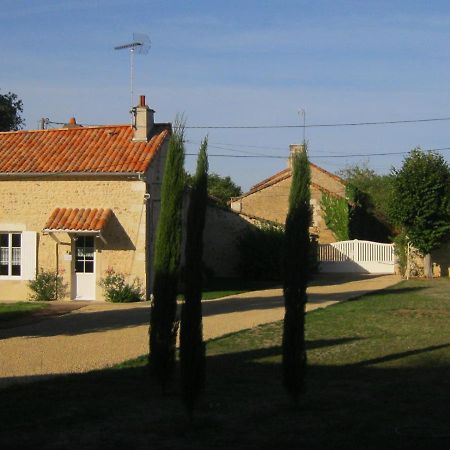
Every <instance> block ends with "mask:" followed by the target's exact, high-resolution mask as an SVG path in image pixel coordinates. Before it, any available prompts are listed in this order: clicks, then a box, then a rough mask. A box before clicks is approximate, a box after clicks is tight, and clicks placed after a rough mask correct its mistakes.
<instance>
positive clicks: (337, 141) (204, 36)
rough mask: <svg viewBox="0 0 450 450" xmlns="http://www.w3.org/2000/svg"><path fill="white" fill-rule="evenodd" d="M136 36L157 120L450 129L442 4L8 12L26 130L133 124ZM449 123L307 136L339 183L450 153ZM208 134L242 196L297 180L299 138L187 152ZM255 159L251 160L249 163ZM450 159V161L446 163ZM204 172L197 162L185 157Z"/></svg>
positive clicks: (240, 137)
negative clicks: (292, 168) (435, 152)
mask: <svg viewBox="0 0 450 450" xmlns="http://www.w3.org/2000/svg"><path fill="white" fill-rule="evenodd" d="M133 32H140V33H146V34H148V35H149V36H150V39H151V41H152V48H151V49H150V52H149V53H148V54H147V55H145V56H144V55H137V56H136V57H135V81H134V87H135V89H134V91H135V98H137V95H138V94H145V95H146V96H147V99H148V103H149V104H150V105H151V106H152V107H153V108H154V109H155V110H156V112H157V115H156V120H157V121H161V122H167V121H172V120H173V119H174V117H175V115H176V114H177V113H184V114H185V116H186V118H187V126H190V125H191V126H194V125H295V124H300V123H302V118H301V116H300V115H299V110H300V109H302V108H303V109H304V110H306V122H307V124H323V123H335V122H360V121H362V122H372V121H383V120H388V121H390V120H403V119H420V118H429V117H450V90H449V82H450V45H449V43H450V4H448V2H443V1H442V2H441V1H433V2H425V1H394V0H392V1H372V2H367V1H320V0H318V1H289V0H287V1H261V0H260V1H253V0H248V1H246V0H240V1H234V0H231V1H227V2H223V1H214V0H210V1H188V0H184V1H180V0H174V1H138V0H128V1H118V0H109V1H103V0H78V1H64V0H53V1H49V0H40V1H39V2H37V1H34V0H27V1H26V0H2V8H1V12H0V37H1V42H2V46H1V50H0V51H1V60H2V64H1V71H0V88H1V89H2V92H3V93H4V92H7V91H13V92H15V93H17V94H18V95H19V97H20V98H21V99H22V100H23V103H24V117H25V119H26V128H28V129H32V128H36V127H37V123H38V120H39V118H40V117H48V118H50V119H51V120H53V121H56V122H63V121H67V120H68V118H69V117H70V116H75V117H76V118H77V121H78V122H79V123H85V124H99V123H101V124H108V123H110V124H111V123H127V122H128V121H129V115H128V110H129V106H130V105H129V103H130V100H129V96H130V93H129V70H130V66H129V53H128V51H120V52H119V51H114V50H113V47H114V46H115V45H118V44H121V43H125V42H128V41H130V40H131V37H132V34H133ZM449 127H450V121H449V122H433V123H422V124H408V125H406V124H403V125H392V126H361V127H347V128H309V129H307V131H306V138H307V140H308V141H309V148H310V157H311V160H312V161H313V162H315V163H316V164H319V165H321V166H323V167H324V168H326V169H328V170H331V171H337V170H339V169H341V168H343V167H345V166H348V165H351V164H355V163H358V164H361V163H367V164H368V165H369V166H370V167H372V168H374V169H375V170H377V171H379V172H387V171H389V169H390V168H391V167H392V166H393V165H394V166H397V167H398V166H399V165H400V164H401V161H402V156H398V155H389V156H382V157H380V156H378V157H375V156H364V157H357V158H353V157H344V158H342V157H341V156H343V155H347V154H364V155H369V154H371V153H380V152H382V153H392V152H399V151H408V150H410V149H412V148H413V147H415V146H418V145H420V146H421V147H422V148H424V149H428V148H442V147H450V132H449ZM207 133H208V135H209V142H210V147H209V152H210V154H211V157H210V166H211V171H214V172H217V173H220V174H222V175H230V176H231V177H232V178H233V179H234V180H235V181H236V182H237V183H238V184H240V185H241V186H242V187H243V188H244V189H248V188H249V187H250V186H251V185H253V184H255V183H257V182H258V181H260V180H262V179H263V178H265V177H267V176H270V175H272V174H273V173H275V172H277V171H278V170H281V169H283V168H284V167H286V159H283V158H281V159H269V158H267V159H266V158H255V159H253V158H248V159H247V158H222V157H213V156H212V155H213V154H230V155H239V154H251V152H253V153H258V154H265V155H275V156H280V157H286V158H287V156H288V147H289V144H291V143H296V142H300V141H301V140H302V138H303V132H302V130H301V129H298V128H294V129H250V130H233V129H231V130H197V129H187V131H186V139H187V140H188V142H187V151H188V153H196V152H197V149H198V145H199V143H200V141H201V139H202V137H203V136H204V135H205V134H207ZM243 152H248V153H243ZM443 154H444V155H445V156H446V158H447V160H449V159H450V151H444V152H443ZM186 166H187V169H188V170H192V169H193V167H194V166H195V157H193V156H187V158H186Z"/></svg>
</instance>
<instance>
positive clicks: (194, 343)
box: [180, 138, 208, 414]
mask: <svg viewBox="0 0 450 450" xmlns="http://www.w3.org/2000/svg"><path fill="white" fill-rule="evenodd" d="M207 147H208V141H207V139H206V138H205V139H204V140H203V142H202V145H201V147H200V152H199V155H198V161H197V171H196V173H195V176H194V178H193V182H192V187H191V190H190V196H189V208H188V216H187V233H186V254H185V255H186V264H185V275H186V279H185V302H184V304H183V306H182V309H181V328H180V365H181V389H182V398H183V403H184V405H185V407H186V409H187V411H188V412H189V414H192V412H193V409H194V406H195V403H196V401H197V399H198V396H199V395H200V393H201V392H202V390H203V388H204V384H205V344H204V342H203V331H202V278H203V277H202V259H203V229H204V227H205V215H206V202H207V183H208V156H207Z"/></svg>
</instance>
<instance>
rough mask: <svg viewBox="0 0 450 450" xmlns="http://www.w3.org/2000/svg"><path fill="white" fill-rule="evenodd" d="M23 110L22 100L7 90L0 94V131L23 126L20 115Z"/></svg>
mask: <svg viewBox="0 0 450 450" xmlns="http://www.w3.org/2000/svg"><path fill="white" fill-rule="evenodd" d="M21 112H23V104H22V100H19V99H18V97H17V95H16V94H14V93H12V92H8V93H7V94H0V131H16V130H20V129H21V128H23V126H24V125H25V120H24V119H22V117H20V113H21Z"/></svg>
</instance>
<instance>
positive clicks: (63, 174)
mask: <svg viewBox="0 0 450 450" xmlns="http://www.w3.org/2000/svg"><path fill="white" fill-rule="evenodd" d="M52 177H54V178H63V177H67V178H68V177H74V178H97V177H100V178H129V179H138V180H139V181H145V180H146V176H145V174H144V173H143V172H23V173H22V172H6V173H5V172H3V173H0V180H1V179H11V178H52Z"/></svg>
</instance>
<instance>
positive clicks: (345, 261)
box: [318, 239, 395, 273]
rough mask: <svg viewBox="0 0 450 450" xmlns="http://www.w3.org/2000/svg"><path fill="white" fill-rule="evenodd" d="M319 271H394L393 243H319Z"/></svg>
mask: <svg viewBox="0 0 450 450" xmlns="http://www.w3.org/2000/svg"><path fill="white" fill-rule="evenodd" d="M318 251H319V263H320V265H319V268H320V271H321V272H352V273H394V270H395V267H394V265H395V255H394V244H381V243H379V242H371V241H359V240H357V239H355V240H354V241H341V242H334V243H332V244H319V249H318Z"/></svg>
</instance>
